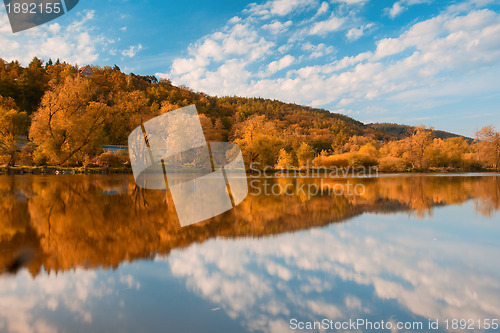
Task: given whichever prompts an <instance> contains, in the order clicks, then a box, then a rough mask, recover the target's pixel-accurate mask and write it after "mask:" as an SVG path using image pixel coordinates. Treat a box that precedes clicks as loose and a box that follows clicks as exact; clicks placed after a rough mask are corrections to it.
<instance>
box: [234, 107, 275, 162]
mask: <svg viewBox="0 0 500 333" xmlns="http://www.w3.org/2000/svg"><path fill="white" fill-rule="evenodd" d="M232 138H233V141H234V142H235V143H236V144H238V145H239V146H240V147H241V150H242V153H243V157H244V159H245V161H246V163H247V164H248V165H251V164H252V163H254V162H258V163H260V167H262V168H263V167H266V166H274V165H275V164H276V159H277V157H278V152H279V150H280V149H281V148H282V145H283V141H282V139H281V138H280V135H279V132H278V130H277V129H276V125H275V123H273V122H271V121H268V120H267V119H266V117H265V116H263V115H261V116H257V115H255V116H252V117H250V118H248V119H247V120H245V121H243V122H241V123H239V124H237V125H236V126H235V128H234V130H233V135H232Z"/></svg>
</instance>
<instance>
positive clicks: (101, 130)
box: [0, 58, 500, 172]
mask: <svg viewBox="0 0 500 333" xmlns="http://www.w3.org/2000/svg"><path fill="white" fill-rule="evenodd" d="M92 70H93V73H94V74H93V75H92V76H91V77H90V78H87V77H84V76H83V75H80V74H79V71H78V67H77V66H75V65H72V64H68V63H65V62H61V61H59V60H57V61H56V62H53V61H52V60H49V61H47V62H44V61H42V60H40V59H38V58H34V59H33V60H32V61H31V63H30V64H29V65H28V66H27V67H23V66H22V65H21V64H20V63H19V62H17V61H11V62H6V61H4V60H2V59H0V164H4V165H9V166H13V165H26V166H29V165H56V166H94V165H96V166H120V165H127V164H129V161H128V157H127V156H115V155H113V154H109V153H104V152H103V148H102V146H103V145H126V144H127V138H128V135H129V133H130V132H131V131H132V130H133V129H134V128H136V127H137V126H139V125H140V124H141V123H143V122H145V121H147V120H149V119H151V118H154V117H156V116H158V115H160V114H162V113H165V112H168V111H171V110H174V109H176V108H179V107H183V106H187V105H190V104H196V107H197V109H198V112H199V113H200V120H201V123H202V127H203V129H204V131H205V134H206V136H207V140H209V141H231V142H235V143H237V144H238V145H239V146H240V147H241V148H242V152H243V155H244V159H245V162H246V163H247V165H250V164H251V163H255V162H257V163H258V165H259V166H260V167H266V166H269V167H273V168H296V167H305V166H318V167H320V166H322V167H329V168H330V167H358V166H379V168H380V169H381V170H382V171H389V172H402V171H409V170H427V169H429V168H449V169H462V170H480V169H498V167H499V162H500V134H499V133H498V132H497V131H496V130H495V128H493V127H491V126H487V127H484V128H483V129H481V130H480V131H478V133H477V135H476V138H475V140H473V141H471V140H468V139H467V138H463V137H444V138H443V136H440V135H437V134H439V132H438V131H434V129H432V128H426V127H425V126H419V127H404V128H405V133H398V134H397V135H395V134H393V133H391V132H388V131H383V130H380V128H379V127H377V126H373V125H371V126H366V125H364V124H362V123H361V122H358V121H356V120H354V119H352V118H349V117H347V116H344V115H341V114H335V113H331V112H329V111H326V110H321V109H313V108H310V107H304V106H300V105H296V104H287V103H283V102H280V101H277V100H269V99H262V98H243V97H236V96H225V97H217V96H209V95H207V94H204V93H200V92H194V91H192V90H191V89H189V88H187V87H184V86H180V87H177V86H174V85H173V84H172V83H171V81H169V80H160V81H158V80H157V79H156V78H155V77H154V76H140V75H135V74H129V75H127V74H124V73H122V72H121V70H120V68H118V67H117V66H116V65H115V66H114V67H109V66H107V67H98V66H94V67H92ZM23 138H26V139H24V141H23Z"/></svg>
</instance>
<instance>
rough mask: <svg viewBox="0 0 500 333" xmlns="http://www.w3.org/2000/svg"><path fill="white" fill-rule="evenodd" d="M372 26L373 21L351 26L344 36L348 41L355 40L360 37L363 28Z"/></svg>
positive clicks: (363, 30)
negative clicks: (357, 26) (354, 26)
mask: <svg viewBox="0 0 500 333" xmlns="http://www.w3.org/2000/svg"><path fill="white" fill-rule="evenodd" d="M372 27H373V23H369V24H365V25H363V26H361V27H359V28H352V29H350V30H349V31H347V34H346V37H347V39H348V40H349V41H355V40H357V39H359V38H361V37H362V36H363V34H364V32H365V30H367V29H370V28H372Z"/></svg>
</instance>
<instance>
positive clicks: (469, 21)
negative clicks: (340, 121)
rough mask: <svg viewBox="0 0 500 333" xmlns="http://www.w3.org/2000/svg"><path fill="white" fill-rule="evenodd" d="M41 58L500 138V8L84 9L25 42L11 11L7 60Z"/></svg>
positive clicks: (4, 24) (215, 5)
mask: <svg viewBox="0 0 500 333" xmlns="http://www.w3.org/2000/svg"><path fill="white" fill-rule="evenodd" d="M33 56H38V57H41V58H43V59H45V60H47V59H48V58H53V59H56V58H61V59H64V60H66V61H69V62H71V63H78V64H80V65H83V64H87V63H90V64H94V65H100V66H105V65H111V66H112V65H114V64H117V65H118V66H120V68H121V69H122V70H123V71H124V72H127V73H128V72H134V73H137V74H144V75H145V74H155V75H157V76H158V77H162V78H169V79H171V80H172V81H173V82H174V83H175V84H184V85H186V86H189V87H191V88H192V89H194V90H197V91H203V92H206V93H209V94H212V95H219V96H222V95H241V96H259V97H266V98H273V99H279V100H283V101H286V102H294V103H297V104H303V105H311V106H314V107H321V108H325V109H328V110H331V111H333V112H339V113H343V114H346V115H348V116H351V117H353V118H355V119H358V120H360V121H362V122H365V123H369V122H396V123H404V124H413V125H415V124H425V125H429V126H434V127H436V128H439V129H444V130H448V131H452V132H456V133H460V134H465V135H473V134H474V132H475V131H476V130H477V129H479V128H480V127H482V126H484V125H488V124H492V125H494V126H496V127H497V129H500V112H499V111H500V110H499V108H500V107H499V105H500V80H499V79H498V77H500V61H499V60H500V1H498V0H496V1H491V0H467V1H437V0H398V1H395V0H390V1H389V0H387V1H385V0H268V1H258V2H254V3H250V2H244V1H227V0H213V1H199V0H196V1H190V2H186V3H181V2H178V1H175V2H174V1H161V2H160V1H126V0H122V1H109V0H81V1H80V3H79V4H78V6H77V7H76V8H75V9H74V10H73V11H70V12H69V13H68V14H66V15H64V16H62V17H60V18H59V19H57V20H55V21H52V22H49V23H47V24H45V25H42V26H40V27H37V28H34V29H30V30H27V31H25V32H21V33H17V34H12V32H11V30H10V27H9V23H8V19H7V15H6V14H5V10H4V9H3V8H2V10H0V57H2V58H4V59H6V60H11V59H19V60H21V61H22V62H23V63H24V64H26V63H28V62H29V60H30V59H31V58H33Z"/></svg>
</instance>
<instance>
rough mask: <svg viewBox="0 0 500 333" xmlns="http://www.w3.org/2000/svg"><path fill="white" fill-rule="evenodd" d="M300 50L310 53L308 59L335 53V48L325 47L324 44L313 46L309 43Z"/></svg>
mask: <svg viewBox="0 0 500 333" xmlns="http://www.w3.org/2000/svg"><path fill="white" fill-rule="evenodd" d="M302 50H304V51H309V52H311V54H310V55H309V58H310V59H315V58H320V57H323V56H325V55H327V54H332V53H334V52H335V48H334V47H333V46H327V45H326V44H324V43H320V44H318V45H313V44H311V43H310V42H306V43H304V44H303V45H302Z"/></svg>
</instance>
